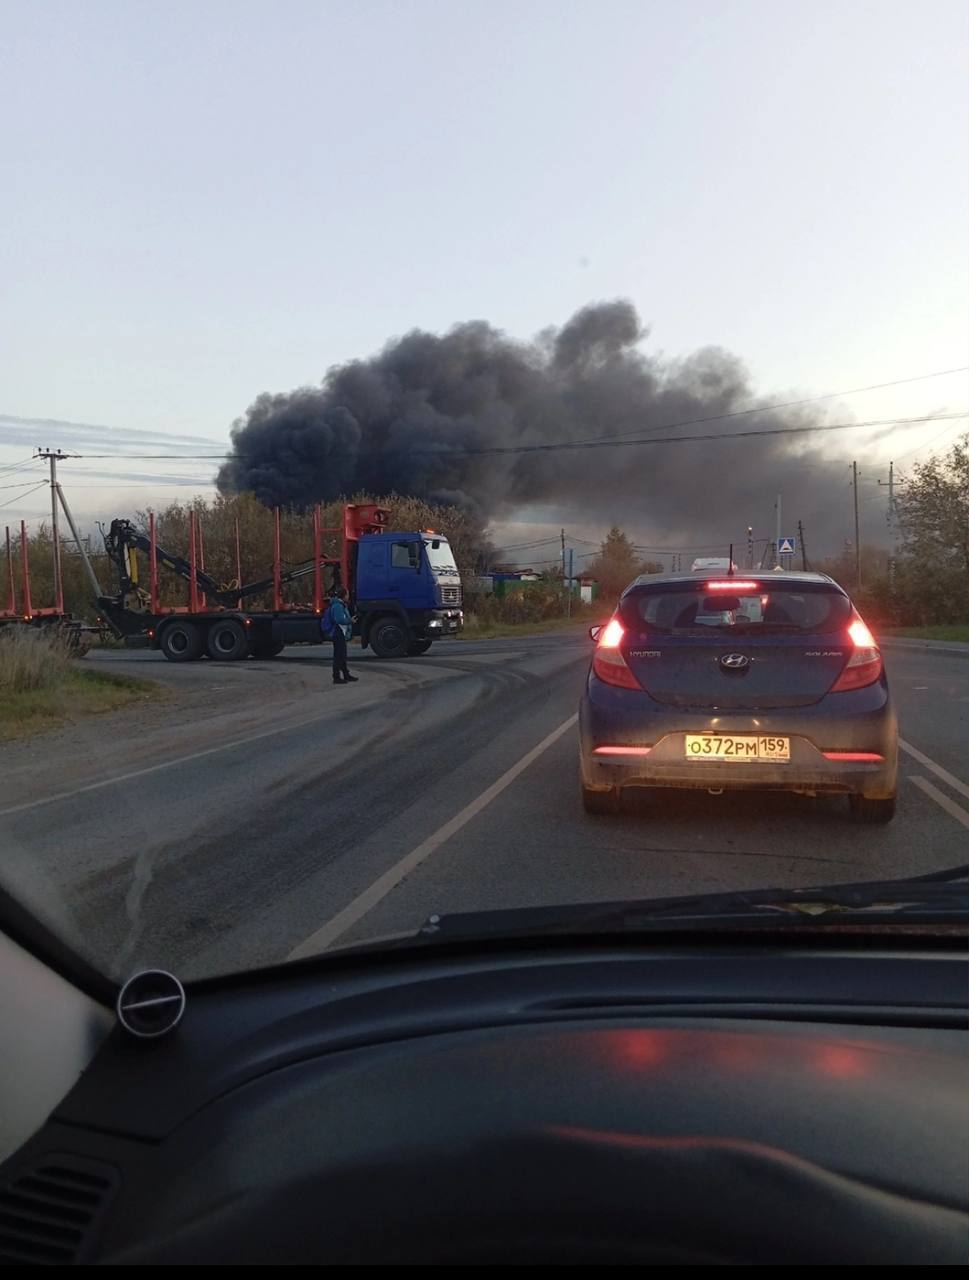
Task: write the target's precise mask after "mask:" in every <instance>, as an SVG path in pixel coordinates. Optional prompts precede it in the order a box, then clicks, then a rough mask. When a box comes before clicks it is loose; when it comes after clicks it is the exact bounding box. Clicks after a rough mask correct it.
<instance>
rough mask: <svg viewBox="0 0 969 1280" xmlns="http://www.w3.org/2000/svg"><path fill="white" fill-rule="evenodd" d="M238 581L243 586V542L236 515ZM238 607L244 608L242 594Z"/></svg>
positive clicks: (237, 602)
mask: <svg viewBox="0 0 969 1280" xmlns="http://www.w3.org/2000/svg"><path fill="white" fill-rule="evenodd" d="M236 583H237V584H238V585H239V586H240V587H241V586H242V542H241V541H240V539H239V517H238V516H236ZM236 608H237V609H241V608H242V596H240V597H239V598H238V600H237V601H236Z"/></svg>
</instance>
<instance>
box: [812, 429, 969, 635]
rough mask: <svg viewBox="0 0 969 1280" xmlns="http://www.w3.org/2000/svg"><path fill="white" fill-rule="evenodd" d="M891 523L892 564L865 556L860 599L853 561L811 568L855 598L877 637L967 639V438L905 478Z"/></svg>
mask: <svg viewBox="0 0 969 1280" xmlns="http://www.w3.org/2000/svg"><path fill="white" fill-rule="evenodd" d="M895 515H896V520H897V527H898V533H899V547H898V553H897V555H896V556H895V559H894V564H893V563H892V557H891V556H890V555H889V553H888V552H870V553H869V554H868V555H866V556H865V557H864V558H863V561H862V575H861V577H862V586H861V590H860V591H859V590H857V589H856V582H855V563H854V556H853V555H845V556H842V557H839V558H838V559H836V560H829V561H825V562H823V563H821V564H819V565H817V566H816V567H817V568H819V569H822V570H823V571H824V572H825V573H830V574H831V576H832V577H833V578H834V579H835V580H836V581H838V582H840V583H841V585H842V586H843V587H845V588H846V589H847V590H848V591H850V592H851V593H852V595H853V596H854V598H855V599H856V600H857V601H858V606H859V608H860V609H861V611H862V613H863V614H864V615H865V617H866V619H867V620H868V621H869V622H870V623H871V625H872V626H874V627H875V628H876V629H881V630H884V631H889V632H891V633H893V634H895V635H918V636H920V637H922V638H923V639H937V640H966V639H969V434H967V435H965V436H962V437H961V438H960V439H959V440H958V441H957V442H956V443H955V444H954V445H953V446H952V447H951V448H950V449H949V450H948V451H947V452H946V453H943V454H936V455H934V456H933V457H931V458H929V459H928V460H927V461H926V462H921V463H917V464H916V465H915V466H914V467H913V468H912V470H911V471H910V472H908V473H907V474H903V475H902V477H901V480H900V482H899V486H898V497H897V498H896V511H895ZM913 628H914V630H912V629H913Z"/></svg>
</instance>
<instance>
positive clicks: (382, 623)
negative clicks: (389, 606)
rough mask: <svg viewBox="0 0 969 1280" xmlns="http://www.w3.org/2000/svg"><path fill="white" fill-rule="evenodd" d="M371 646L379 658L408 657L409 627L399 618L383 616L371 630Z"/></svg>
mask: <svg viewBox="0 0 969 1280" xmlns="http://www.w3.org/2000/svg"><path fill="white" fill-rule="evenodd" d="M370 648H371V649H373V651H374V655H375V656H376V657H378V658H406V657H407V648H408V637H407V628H406V627H405V626H404V624H403V623H402V622H401V621H400V619H399V618H381V619H380V620H379V622H377V623H376V624H375V625H374V628H373V630H372V631H371V632H370Z"/></svg>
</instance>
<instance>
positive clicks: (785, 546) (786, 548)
mask: <svg viewBox="0 0 969 1280" xmlns="http://www.w3.org/2000/svg"><path fill="white" fill-rule="evenodd" d="M795 541H796V539H794V538H778V539H777V554H778V555H779V556H792V555H793V554H794V545H795Z"/></svg>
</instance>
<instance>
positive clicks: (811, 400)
mask: <svg viewBox="0 0 969 1280" xmlns="http://www.w3.org/2000/svg"><path fill="white" fill-rule="evenodd" d="M967 372H969V365H960V366H959V368H957V369H940V370H938V372H936V373H918V374H915V376H914V377H911V378H896V379H894V381H892V382H874V383H872V384H871V386H868V387H850V388H849V389H848V390H847V391H826V392H825V393H824V394H823V395H819V396H804V397H803V398H802V399H800V400H780V401H777V403H775V404H762V405H757V406H756V407H755V408H753V409H733V410H731V411H730V412H729V413H716V414H713V415H712V416H710V417H706V418H691V419H689V420H688V421H686V422H676V423H667V424H666V425H665V426H661V427H651V428H650V430H651V431H669V430H672V428H673V427H674V426H676V427H698V426H701V425H702V424H703V423H706V422H720V421H722V420H725V419H727V418H743V417H746V416H747V415H749V414H752V413H770V412H771V411H772V410H774V409H793V408H796V407H797V406H798V405H802V404H816V403H817V402H818V401H819V400H838V399H840V398H841V397H842V396H855V395H861V394H862V392H864V391H883V390H885V388H886V387H901V386H903V385H904V384H905V383H908V382H925V381H926V380H927V379H929V378H944V377H946V376H947V375H948V374H952V373H967ZM638 429H639V428H633V430H631V431H620V432H618V433H617V434H616V435H613V436H599V437H598V438H599V439H600V440H619V439H623V438H625V437H626V436H631V435H635V434H636V431H637V430H638Z"/></svg>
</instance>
